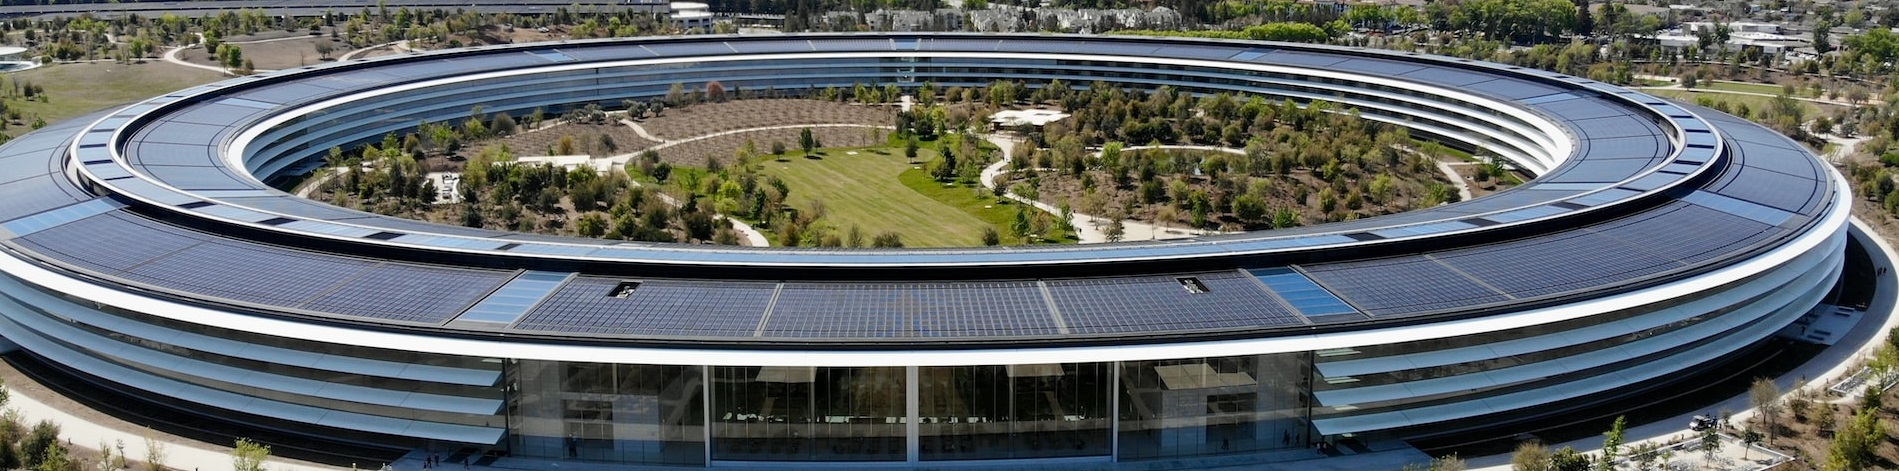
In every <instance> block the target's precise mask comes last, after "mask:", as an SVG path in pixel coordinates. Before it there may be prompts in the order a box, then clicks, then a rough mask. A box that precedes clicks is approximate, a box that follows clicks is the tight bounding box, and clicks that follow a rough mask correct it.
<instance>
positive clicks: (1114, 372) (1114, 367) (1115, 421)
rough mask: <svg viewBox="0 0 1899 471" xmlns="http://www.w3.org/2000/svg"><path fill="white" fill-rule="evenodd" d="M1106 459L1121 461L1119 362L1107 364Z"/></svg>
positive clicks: (1120, 385)
mask: <svg viewBox="0 0 1899 471" xmlns="http://www.w3.org/2000/svg"><path fill="white" fill-rule="evenodd" d="M1108 385H1109V386H1108V444H1109V446H1108V461H1121V388H1122V387H1124V386H1123V385H1122V384H1121V362H1118V361H1117V362H1112V363H1109V364H1108Z"/></svg>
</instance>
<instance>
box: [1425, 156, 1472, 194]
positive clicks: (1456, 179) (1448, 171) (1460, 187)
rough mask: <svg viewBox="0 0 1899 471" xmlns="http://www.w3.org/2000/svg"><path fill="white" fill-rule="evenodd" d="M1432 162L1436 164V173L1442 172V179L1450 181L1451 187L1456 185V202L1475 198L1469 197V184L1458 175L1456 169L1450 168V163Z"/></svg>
mask: <svg viewBox="0 0 1899 471" xmlns="http://www.w3.org/2000/svg"><path fill="white" fill-rule="evenodd" d="M1434 162H1436V163H1437V171H1439V172H1444V178H1448V179H1450V180H1451V184H1452V185H1457V200H1458V201H1470V200H1471V199H1473V198H1476V197H1475V196H1471V193H1470V182H1469V181H1467V180H1464V176H1463V175H1458V174H1457V169H1456V168H1454V167H1452V166H1451V163H1450V162H1445V161H1442V160H1436V161H1434ZM1460 165H1465V164H1460Z"/></svg>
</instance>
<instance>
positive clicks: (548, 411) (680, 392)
mask: <svg viewBox="0 0 1899 471" xmlns="http://www.w3.org/2000/svg"><path fill="white" fill-rule="evenodd" d="M700 371H701V370H700V367H697V366H656V365H624V364H608V363H571V362H553V361H520V362H515V363H513V364H512V365H511V366H510V367H509V368H508V372H507V373H508V384H509V385H510V387H511V388H513V389H514V390H515V393H514V394H511V395H509V398H508V416H509V417H508V419H509V426H510V428H512V430H511V431H510V432H511V433H510V434H509V436H510V440H511V441H512V443H511V445H512V448H513V450H512V452H513V453H514V454H516V455H521V456H528V457H537V458H569V459H584V460H595V461H615V462H623V463H647V464H703V463H705V445H704V442H705V429H704V421H703V417H704V416H705V404H704V402H703V401H704V399H703V391H704V387H705V385H704V384H703V381H704V380H703V378H701V376H700Z"/></svg>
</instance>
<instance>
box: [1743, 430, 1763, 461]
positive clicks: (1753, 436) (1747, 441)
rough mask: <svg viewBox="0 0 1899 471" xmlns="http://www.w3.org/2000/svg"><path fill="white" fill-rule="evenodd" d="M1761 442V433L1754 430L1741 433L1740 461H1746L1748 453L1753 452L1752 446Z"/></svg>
mask: <svg viewBox="0 0 1899 471" xmlns="http://www.w3.org/2000/svg"><path fill="white" fill-rule="evenodd" d="M1760 442H1761V433H1760V432H1756V431H1754V430H1742V431H1741V444H1742V445H1743V446H1742V447H1741V459H1747V454H1748V452H1751V451H1754V444H1756V443H1760Z"/></svg>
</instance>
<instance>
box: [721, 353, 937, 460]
mask: <svg viewBox="0 0 1899 471" xmlns="http://www.w3.org/2000/svg"><path fill="white" fill-rule="evenodd" d="M713 377H714V378H715V380H714V382H713V389H712V395H713V410H712V420H713V422H714V424H715V425H714V427H713V429H712V442H713V447H712V458H713V459H716V460H736V461H787V460H798V461H807V460H821V461H890V460H904V459H907V457H908V450H907V448H906V447H907V443H906V440H905V438H906V434H905V416H906V414H905V411H904V409H905V400H904V369H903V368H901V367H877V368H813V367H777V366H768V367H718V368H713Z"/></svg>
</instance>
